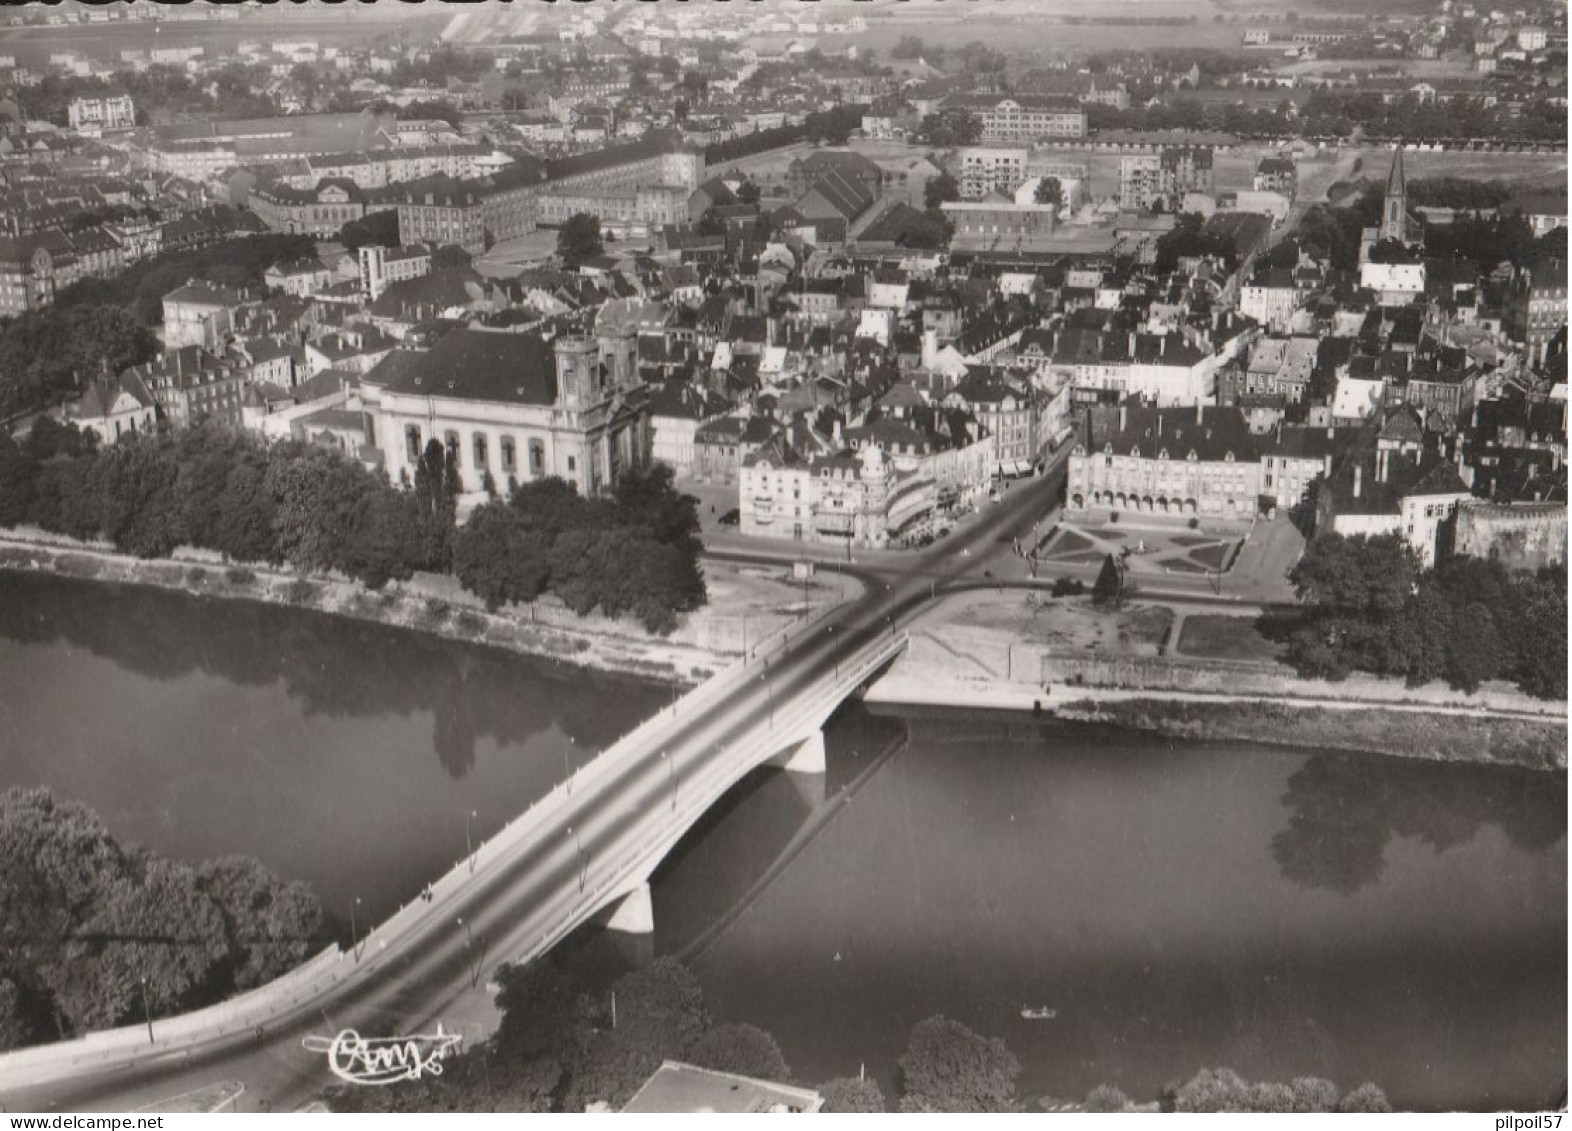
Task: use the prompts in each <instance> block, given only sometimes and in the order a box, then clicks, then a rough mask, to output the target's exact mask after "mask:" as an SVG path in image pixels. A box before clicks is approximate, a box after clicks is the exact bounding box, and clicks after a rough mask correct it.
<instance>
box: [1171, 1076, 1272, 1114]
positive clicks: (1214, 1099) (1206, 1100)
mask: <svg viewBox="0 0 1572 1131" xmlns="http://www.w3.org/2000/svg"><path fill="white" fill-rule="evenodd" d="M1174 1110H1175V1111H1181V1112H1214V1111H1251V1110H1253V1107H1252V1097H1251V1092H1250V1085H1249V1084H1246V1083H1245V1082H1244V1081H1243V1080H1241V1079H1240V1078H1239V1074H1238V1073H1237V1072H1235V1071H1234V1070H1233V1069H1231V1068H1203V1069H1201V1071H1199V1072H1197V1073H1196V1074H1195V1075H1194V1076H1193V1077H1191V1078H1190V1080H1189V1081H1188V1082H1186V1083H1185V1084H1184V1085H1183V1086H1182V1087H1181V1088H1180V1089H1179V1091H1178V1093H1177V1095H1175V1097H1174Z"/></svg>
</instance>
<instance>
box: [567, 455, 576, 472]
mask: <svg viewBox="0 0 1572 1131" xmlns="http://www.w3.org/2000/svg"><path fill="white" fill-rule="evenodd" d="M568 470H569V471H577V470H578V462H577V461H576V460H575V459H574V458H573V457H572V456H569V457H568Z"/></svg>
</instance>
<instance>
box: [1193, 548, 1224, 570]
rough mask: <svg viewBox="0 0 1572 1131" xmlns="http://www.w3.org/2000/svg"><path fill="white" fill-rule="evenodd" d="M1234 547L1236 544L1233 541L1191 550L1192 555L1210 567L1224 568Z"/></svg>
mask: <svg viewBox="0 0 1572 1131" xmlns="http://www.w3.org/2000/svg"><path fill="white" fill-rule="evenodd" d="M1233 548H1234V544H1233V543H1232V542H1218V543H1217V544H1216V545H1213V546H1203V547H1201V548H1200V549H1198V550H1191V551H1190V557H1191V558H1193V559H1194V560H1195V561H1198V562H1200V563H1201V564H1202V565H1204V566H1206V567H1207V568H1208V569H1222V568H1223V563H1224V562H1226V561H1227V560H1228V555H1229V553H1230V552H1231V551H1232V550H1233Z"/></svg>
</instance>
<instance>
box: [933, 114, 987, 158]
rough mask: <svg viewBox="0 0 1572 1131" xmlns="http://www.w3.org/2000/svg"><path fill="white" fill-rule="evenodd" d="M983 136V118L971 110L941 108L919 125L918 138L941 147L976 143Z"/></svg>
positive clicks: (946, 147)
mask: <svg viewBox="0 0 1572 1131" xmlns="http://www.w3.org/2000/svg"><path fill="white" fill-rule="evenodd" d="M980 137H982V119H981V118H979V117H978V116H977V115H976V114H973V113H972V112H971V111H969V110H940V111H939V112H938V113H937V114H929V115H928V116H927V117H926V118H924V119H923V120H922V122H921V123H920V124H919V125H918V127H917V140H918V141H920V142H922V143H923V144H924V145H932V146H935V147H937V148H939V149H954V148H956V147H957V146H962V145H976V144H977V139H978V138H980Z"/></svg>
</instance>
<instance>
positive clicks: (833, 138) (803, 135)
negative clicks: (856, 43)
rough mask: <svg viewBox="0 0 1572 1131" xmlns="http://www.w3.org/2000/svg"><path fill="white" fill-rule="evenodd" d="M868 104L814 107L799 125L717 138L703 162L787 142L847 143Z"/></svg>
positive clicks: (732, 158) (711, 162)
mask: <svg viewBox="0 0 1572 1131" xmlns="http://www.w3.org/2000/svg"><path fill="white" fill-rule="evenodd" d="M867 108H868V107H867V105H866V104H865V103H849V104H847V105H845V106H836V107H835V108H834V109H831V110H815V111H814V112H813V113H811V114H809V115H808V116H807V117H806V118H805V119H803V122H802V124H801V125H800V126H776V127H774V128H773V129H768V130H755V131H754V132H753V133H751V134H745V135H743V136H742V137H734V138H728V139H727V140H726V141H718V142H716V143H715V144H713V145H710V146H708V147H707V148H706V149H705V150H704V163H705V164H706V165H719V164H724V163H725V162H727V161H736V160H739V159H740V158H743V157H751V156H753V155H754V154H755V153H767V152H768V151H769V150H771V149H783V148H785V147H786V146H788V145H797V144H799V143H801V142H805V141H808V142H814V143H821V142H822V143H825V144H828V145H844V144H846V139H847V138H848V137H850V136H851V131H852V130H854V129H856V128H857V127H859V126H861V125H862V115H863V111H865V110H866V109H867Z"/></svg>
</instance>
